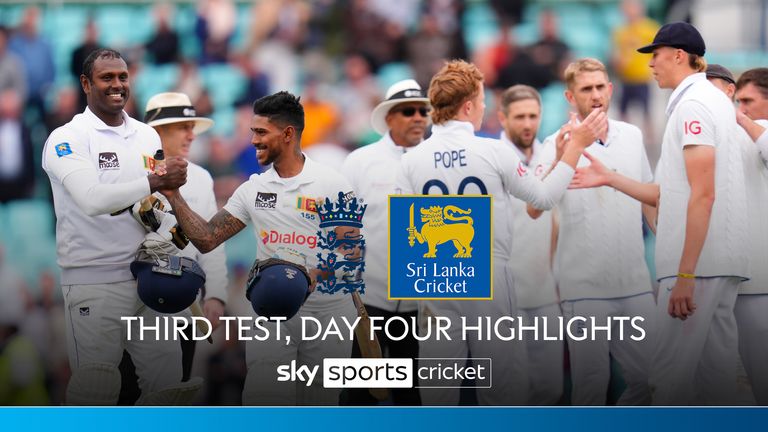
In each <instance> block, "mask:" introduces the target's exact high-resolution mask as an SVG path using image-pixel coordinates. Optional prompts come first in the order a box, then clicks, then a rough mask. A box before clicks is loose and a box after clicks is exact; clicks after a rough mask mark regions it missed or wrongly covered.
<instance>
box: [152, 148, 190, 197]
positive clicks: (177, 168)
mask: <svg viewBox="0 0 768 432" xmlns="http://www.w3.org/2000/svg"><path fill="white" fill-rule="evenodd" d="M186 182H187V161H186V160H185V159H184V158H181V157H178V156H171V157H169V158H167V159H166V160H165V173H164V174H163V175H158V174H152V175H150V176H149V184H150V188H151V189H152V191H153V192H154V191H159V192H160V193H162V194H163V195H165V196H169V194H173V191H174V190H176V189H178V188H180V187H181V186H183V185H184V184H185V183H186Z"/></svg>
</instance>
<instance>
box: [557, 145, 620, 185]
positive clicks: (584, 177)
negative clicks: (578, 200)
mask: <svg viewBox="0 0 768 432" xmlns="http://www.w3.org/2000/svg"><path fill="white" fill-rule="evenodd" d="M583 155H584V157H586V158H587V159H588V160H589V162H590V164H589V165H587V166H583V167H579V168H577V169H576V173H575V174H574V175H573V178H572V179H571V184H570V185H569V186H568V189H586V188H594V187H600V186H607V185H608V184H609V183H610V176H611V174H613V171H612V170H610V169H608V168H607V167H606V166H605V165H603V163H602V162H600V160H599V159H597V158H596V157H594V156H592V155H591V154H589V152H586V151H585V152H584V153H583Z"/></svg>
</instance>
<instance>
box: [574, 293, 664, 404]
mask: <svg viewBox="0 0 768 432" xmlns="http://www.w3.org/2000/svg"><path fill="white" fill-rule="evenodd" d="M654 308H655V303H654V300H653V294H652V293H650V292H648V293H645V294H640V295H636V296H631V297H623V298H616V299H604V300H577V301H565V302H563V316H564V317H565V321H566V322H568V321H569V320H570V319H572V318H573V317H577V316H580V317H584V318H587V319H588V320H591V319H592V317H594V320H595V325H596V326H606V325H607V324H608V320H609V319H611V317H630V319H631V318H632V317H643V318H644V321H642V322H638V323H637V324H638V325H639V326H641V327H642V328H643V330H645V338H644V339H643V340H640V341H637V340H634V339H632V338H631V337H630V336H632V335H635V336H639V335H638V334H637V331H635V330H634V329H633V327H632V326H631V324H630V321H629V320H625V321H623V330H624V337H623V340H622V339H621V333H620V332H621V328H620V326H621V323H620V322H619V321H616V320H611V332H610V336H611V337H610V340H609V339H608V337H607V336H608V334H607V332H606V331H605V330H599V329H598V330H596V331H595V336H596V337H595V340H591V333H592V331H591V325H590V324H591V323H589V322H588V323H587V324H586V326H585V331H586V332H587V335H590V337H588V338H587V339H585V340H571V339H570V338H569V339H568V354H569V358H570V366H571V379H572V381H573V390H572V392H571V403H572V404H573V405H605V403H606V398H607V395H608V383H609V381H610V378H611V361H610V356H611V355H612V356H613V358H615V359H616V361H617V362H618V364H619V366H621V370H622V374H623V378H624V382H625V383H626V385H627V387H626V389H624V392H623V393H622V394H621V396H620V397H619V400H618V401H617V404H618V405H650V403H651V389H650V386H649V384H648V374H649V369H650V365H651V355H652V353H653V346H654V342H653V341H654V338H655V323H654V321H655V314H656V312H655V310H654Z"/></svg>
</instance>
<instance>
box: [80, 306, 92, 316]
mask: <svg viewBox="0 0 768 432" xmlns="http://www.w3.org/2000/svg"><path fill="white" fill-rule="evenodd" d="M90 314H91V308H89V307H81V308H80V316H89V315H90Z"/></svg>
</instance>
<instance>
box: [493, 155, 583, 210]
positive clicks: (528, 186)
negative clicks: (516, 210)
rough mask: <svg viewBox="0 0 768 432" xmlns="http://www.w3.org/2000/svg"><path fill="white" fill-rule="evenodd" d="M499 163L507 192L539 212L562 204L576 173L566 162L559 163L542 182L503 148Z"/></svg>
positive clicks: (518, 159) (515, 156) (498, 159)
mask: <svg viewBox="0 0 768 432" xmlns="http://www.w3.org/2000/svg"><path fill="white" fill-rule="evenodd" d="M501 151H502V152H503V153H502V154H500V155H498V157H497V158H496V160H497V161H503V162H502V165H501V172H502V174H503V176H504V183H505V185H506V188H507V192H509V193H510V194H512V195H513V196H514V197H516V198H519V199H521V200H523V201H526V202H528V203H530V204H531V205H532V206H533V207H535V208H537V209H539V210H549V209H551V208H552V207H554V206H556V205H557V203H559V202H560V199H561V198H562V197H563V194H565V191H566V190H567V189H568V185H569V184H570V183H571V179H572V178H573V174H574V173H575V171H574V170H573V168H571V167H570V166H569V165H568V164H566V163H565V162H558V163H557V165H556V166H555V169H553V170H552V172H551V173H549V175H548V176H547V178H545V179H544V180H541V179H540V178H538V177H536V176H535V175H534V173H533V172H532V170H531V169H530V168H528V167H526V166H525V164H524V163H523V162H522V161H521V160H520V158H518V157H517V155H516V154H515V152H514V151H513V150H512V149H508V148H503V150H501Z"/></svg>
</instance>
